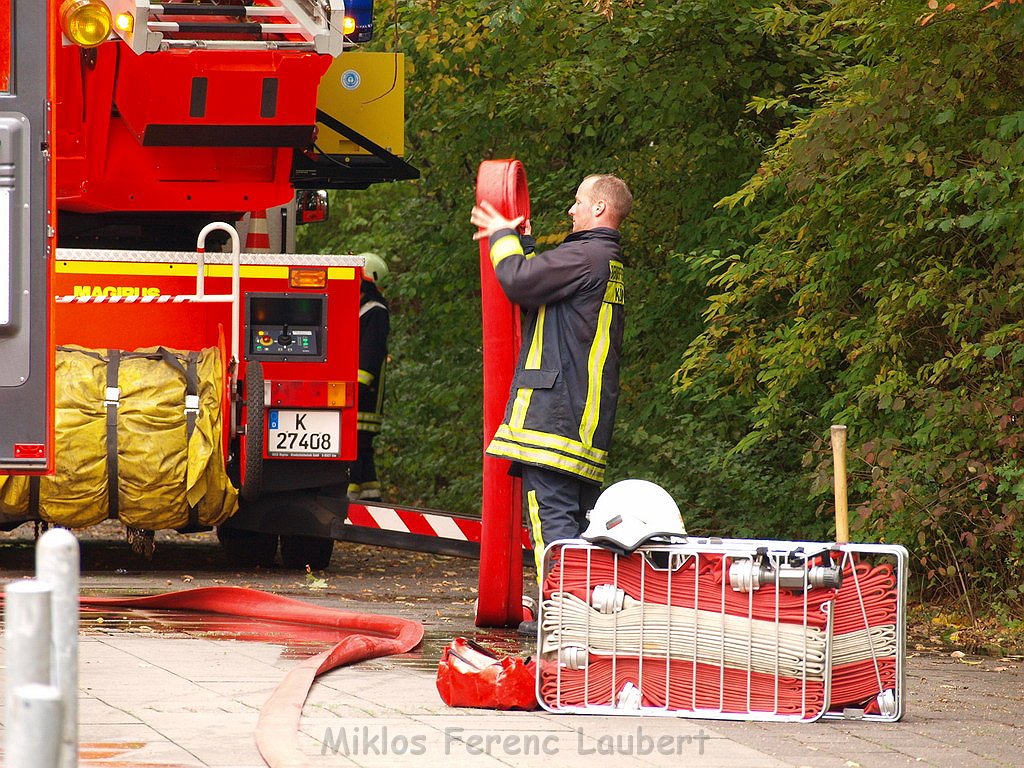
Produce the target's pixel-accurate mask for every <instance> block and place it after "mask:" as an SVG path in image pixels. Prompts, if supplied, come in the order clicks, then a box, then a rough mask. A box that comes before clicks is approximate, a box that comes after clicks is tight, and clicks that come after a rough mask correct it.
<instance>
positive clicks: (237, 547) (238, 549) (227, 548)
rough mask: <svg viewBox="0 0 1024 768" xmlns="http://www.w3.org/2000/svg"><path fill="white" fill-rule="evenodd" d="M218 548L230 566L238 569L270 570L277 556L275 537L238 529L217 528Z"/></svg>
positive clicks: (260, 532)
mask: <svg viewBox="0 0 1024 768" xmlns="http://www.w3.org/2000/svg"><path fill="white" fill-rule="evenodd" d="M217 538H218V539H219V540H220V546H221V548H222V549H223V550H224V554H225V555H227V558H228V560H229V561H230V562H231V564H232V565H234V566H236V567H239V568H256V567H260V568H270V567H272V566H273V565H274V558H275V557H276V556H277V535H276V534H273V533H263V532H262V531H245V530H241V529H239V528H226V527H225V526H223V525H222V526H220V527H219V528H217Z"/></svg>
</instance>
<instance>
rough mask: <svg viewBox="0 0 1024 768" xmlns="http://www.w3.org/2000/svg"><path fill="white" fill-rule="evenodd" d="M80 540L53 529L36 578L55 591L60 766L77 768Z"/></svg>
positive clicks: (41, 545) (40, 545)
mask: <svg viewBox="0 0 1024 768" xmlns="http://www.w3.org/2000/svg"><path fill="white" fill-rule="evenodd" d="M78 563H79V556H78V539H77V538H75V535H74V534H73V533H71V531H69V530H67V529H64V528H51V529H50V530H49V531H47V532H46V533H44V534H43V535H42V536H40V537H39V541H38V542H37V544H36V578H37V579H38V580H39V581H40V582H42V583H44V584H48V585H50V587H51V588H52V589H53V593H52V596H51V598H50V623H51V627H52V633H51V634H52V638H53V639H52V644H51V647H50V659H51V664H50V682H51V683H52V684H53V685H54V686H55V687H56V688H57V690H58V691H59V692H60V698H61V711H62V713H63V725H62V727H61V732H60V742H61V746H60V765H61V767H62V768H75V766H77V765H78V591H79V590H78V581H79V576H78V573H79V566H78Z"/></svg>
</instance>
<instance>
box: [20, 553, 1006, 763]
mask: <svg viewBox="0 0 1024 768" xmlns="http://www.w3.org/2000/svg"><path fill="white" fill-rule="evenodd" d="M123 548H124V546H123V544H122V543H121V542H120V541H117V540H111V541H110V542H107V541H93V540H89V539H83V576H82V591H83V593H84V594H94V595H130V594H152V593H155V592H165V591H171V590H175V589H189V588H194V587H200V586H214V585H219V584H233V585H238V586H249V587H253V588H257V589H264V590H266V591H270V592H274V593H278V594H287V595H289V596H291V597H295V598H297V599H301V600H307V601H309V602H313V603H316V604H321V605H330V606H333V607H335V608H341V609H344V610H349V611H360V612H368V613H383V614H391V615H399V616H402V617H404V618H407V619H413V620H416V621H420V622H423V624H424V626H425V629H426V637H425V639H424V642H423V644H422V645H421V646H420V647H419V648H417V649H415V650H414V651H412V652H410V653H407V654H403V655H402V656H396V657H389V658H384V659H376V660H372V661H368V662H363V663H360V664H357V665H355V666H352V667H345V668H340V669H336V670H333V671H331V672H330V673H328V674H327V675H325V676H323V677H322V678H320V679H319V680H318V682H317V683H316V684H315V685H314V686H313V689H312V692H311V694H310V696H309V699H308V700H307V702H306V705H305V708H304V709H303V717H302V722H301V736H300V745H301V747H302V749H303V751H304V752H305V754H306V755H307V757H308V761H309V764H310V765H311V766H312V767H313V768H320V767H321V766H322V767H323V768H329V767H332V766H368V767H370V766H392V765H397V766H402V765H412V764H415V765H417V766H419V767H420V768H425V767H429V766H442V765H443V766H451V765H459V766H461V765H469V766H542V765H543V766H551V768H555V767H556V766H557V767H558V768H561V767H562V766H566V767H567V768H574V767H575V766H587V768H592V766H595V765H602V766H603V765H608V766H615V767H616V768H621V767H622V766H673V768H677V767H678V766H685V765H693V766H705V765H706V766H722V767H731V766H737V768H738V767H739V766H744V768H746V767H748V766H750V767H752V768H761V767H762V766H764V767H766V768H771V767H773V766H810V767H811V768H858V767H860V768H893V767H894V766H902V765H915V766H918V765H920V766H934V767H936V768H975V767H976V766H979V767H980V766H1016V765H1019V764H1020V763H1021V761H1022V758H1021V756H1022V755H1024V729H1022V728H1019V727H1018V723H1019V721H1020V719H1021V712H1022V711H1024V659H1022V658H1020V657H1016V658H1007V659H994V658H981V657H966V658H964V659H962V660H957V659H954V658H952V657H950V656H948V655H944V654H941V653H937V652H934V651H933V650H931V648H933V647H937V646H936V644H931V645H930V646H929V649H924V648H923V647H922V648H921V649H916V648H915V647H914V645H913V644H912V649H913V651H912V655H911V658H909V659H908V661H907V691H906V693H907V699H908V706H907V716H906V717H905V719H904V720H903V721H901V722H899V723H878V722H856V721H849V722H847V721H843V722H836V721H823V722H818V723H811V724H790V723H738V722H716V721H707V720H705V721H698V720H683V719H675V718H664V717H643V718H638V717H627V716H622V717H598V716H583V715H557V714H551V713H547V712H543V711H538V712H527V713H524V712H496V711H489V710H472V709H450V708H448V707H446V706H445V705H444V704H443V702H442V701H441V699H440V697H439V695H438V694H437V691H436V689H435V687H434V676H435V669H436V665H437V659H438V657H439V655H440V653H441V650H442V649H443V648H444V646H445V645H446V644H447V643H448V642H449V641H450V640H451V638H453V637H455V636H458V635H465V636H470V637H475V638H476V639H477V640H478V641H480V642H482V643H484V644H485V645H488V646H490V647H492V648H495V649H496V650H498V651H499V652H501V653H508V654H511V655H526V654H528V653H530V652H531V648H530V644H524V641H523V639H522V638H519V637H517V636H516V635H515V634H514V633H512V632H511V631H508V630H494V631H485V630H478V629H476V628H475V627H474V626H473V618H472V616H473V607H472V606H473V600H474V598H475V596H476V569H477V564H476V563H475V562H473V561H466V560H461V559H459V558H445V557H442V556H422V555H420V556H418V555H415V554H412V553H408V552H398V551H389V550H378V549H374V548H363V547H357V546H353V545H346V546H345V547H344V548H342V547H339V548H338V550H337V551H336V554H335V558H334V560H333V562H332V568H331V570H330V571H329V572H328V573H327V574H326V575H325V576H324V578H323V579H322V580H321V579H310V578H309V577H306V576H305V574H299V573H295V572H286V571H283V570H266V571H253V572H241V573H239V572H237V571H235V570H234V569H232V568H230V567H227V566H225V565H224V564H223V563H222V561H221V560H220V559H219V554H218V551H217V549H216V548H215V542H212V543H211V542H209V541H205V540H200V541H197V542H196V543H194V544H193V543H177V544H174V545H171V544H170V543H168V544H167V545H166V546H164V545H162V546H161V547H160V548H158V550H157V556H156V559H155V560H154V561H153V563H151V564H147V565H145V566H139V565H135V566H132V565H131V564H130V563H131V560H130V558H127V557H126V556H125V555H124V553H123V551H122V550H123ZM122 563H123V564H122ZM0 567H2V568H3V571H2V574H0V576H2V579H3V580H6V579H14V578H18V577H19V576H25V575H29V574H30V573H31V569H32V547H31V540H30V539H29V540H28V541H25V540H24V539H23V538H22V539H18V540H13V541H4V538H3V537H0ZM321 581H322V582H323V583H320V582H321ZM266 634H267V633H266V628H265V627H264V628H259V629H257V630H256V631H250V630H249V629H248V628H247V627H246V626H245V625H244V624H243V625H238V624H232V622H230V621H220V620H203V621H200V620H195V619H194V617H188V616H177V617H170V618H168V616H167V615H166V614H159V615H158V614H155V613H143V614H132V615H131V617H130V618H126V616H125V614H120V615H117V614H115V613H114V612H104V613H102V614H100V615H97V613H95V612H93V613H85V614H84V615H83V621H82V635H81V642H80V679H79V684H80V690H81V697H80V704H79V709H80V712H79V715H80V716H79V723H80V726H79V736H80V742H81V765H82V766H85V767H86V768H112V767H113V766H118V767H119V768H129V767H132V766H134V767H138V768H142V767H147V768H148V767H152V768H157V767H158V766H159V767H160V768H171V767H172V766H178V767H182V766H188V767H189V768H199V767H201V766H210V767H211V768H260V767H261V766H263V765H264V764H263V761H262V760H261V759H260V756H259V754H258V752H257V750H256V746H255V742H254V736H253V734H254V731H255V728H256V722H257V719H258V716H259V711H260V708H261V707H262V706H263V705H264V703H265V702H266V700H267V698H268V697H269V696H270V694H271V693H272V691H273V690H274V689H275V687H276V686H277V685H278V683H279V682H280V681H281V680H282V679H283V678H284V676H285V674H286V673H287V672H288V670H289V669H291V668H292V667H293V666H294V665H295V664H296V663H297V662H298V660H300V659H302V658H306V657H308V656H309V655H310V654H312V653H315V652H318V651H319V650H322V649H323V648H324V647H325V646H324V645H323V642H322V641H321V642H320V644H319V645H318V644H317V643H315V642H313V641H312V640H303V639H301V638H298V637H295V636H294V635H293V634H291V633H289V634H288V635H284V636H282V635H278V636H277V637H276V638H275V639H274V641H273V642H266V641H262V642H261V641H256V640H254V639H249V640H242V639H226V638H240V637H250V638H254V637H256V636H263V637H264V638H265V636H266ZM919 650H920V652H918V651H919ZM0 664H3V648H2V637H0ZM2 722H3V712H2V710H0V723H2ZM0 735H2V734H0ZM609 753H612V754H609Z"/></svg>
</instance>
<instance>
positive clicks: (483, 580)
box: [476, 160, 530, 627]
mask: <svg viewBox="0 0 1024 768" xmlns="http://www.w3.org/2000/svg"><path fill="white" fill-rule="evenodd" d="M476 200H477V203H480V202H481V201H483V200H487V201H488V202H490V203H491V204H493V205H494V207H495V208H497V209H498V211H500V212H501V213H502V214H503V215H504V216H506V217H507V218H516V217H517V216H525V217H526V218H529V217H530V195H529V192H528V191H527V187H526V171H525V169H524V168H523V165H522V163H520V162H519V161H518V160H487V161H484V162H483V163H481V164H480V169H479V171H478V173H477V180H476ZM480 303H481V309H482V313H483V367H484V448H486V447H487V444H488V443H489V442H490V441H491V438H492V437H493V436H494V433H495V432H496V431H497V429H498V426H499V425H500V424H501V420H502V418H503V417H504V415H505V403H506V401H507V400H508V394H509V391H510V390H511V387H512V375H513V373H514V372H515V365H516V358H517V357H518V355H519V346H520V342H521V330H520V326H519V308H518V307H516V306H515V305H514V304H512V303H511V302H510V301H509V300H508V298H507V297H506V296H505V293H504V292H503V291H502V289H501V285H500V284H499V283H498V279H497V277H495V275H494V267H492V266H491V257H490V244H489V243H488V242H487V240H481V241H480ZM508 469H509V462H508V461H506V460H504V459H496V458H493V457H491V456H487V455H484V458H483V499H482V508H481V517H482V518H483V528H482V531H481V538H480V580H479V590H478V593H479V596H478V599H477V609H476V625H477V626H478V627H505V626H516V625H518V624H519V622H520V621H522V618H523V608H522V593H523V563H522V549H521V545H520V535H521V530H522V487H521V483H520V481H519V479H518V478H513V477H511V476H509V474H508Z"/></svg>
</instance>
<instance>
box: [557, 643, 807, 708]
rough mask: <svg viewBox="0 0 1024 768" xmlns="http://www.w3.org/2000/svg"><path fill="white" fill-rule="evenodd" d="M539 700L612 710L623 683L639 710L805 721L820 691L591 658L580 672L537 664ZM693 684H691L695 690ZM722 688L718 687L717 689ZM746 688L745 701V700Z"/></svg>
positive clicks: (755, 675)
mask: <svg viewBox="0 0 1024 768" xmlns="http://www.w3.org/2000/svg"><path fill="white" fill-rule="evenodd" d="M540 674H541V698H542V699H543V700H544V701H546V702H549V703H554V702H557V703H558V704H559V706H593V705H606V706H613V705H614V704H615V703H616V696H617V695H618V694H619V692H621V691H622V688H623V686H625V685H626V683H632V684H633V685H634V686H636V687H637V688H640V695H641V698H640V704H641V706H644V707H661V708H666V709H670V710H680V711H684V712H685V711H693V710H696V709H714V710H718V709H721V710H722V711H723V712H731V713H746V712H778V713H780V714H786V715H801V716H805V717H810V716H812V715H814V714H816V713H817V712H819V711H820V710H821V708H822V704H823V702H824V700H825V689H824V685H823V684H822V683H821V682H820V681H807V682H806V683H805V682H803V681H801V680H799V679H797V678H792V677H778V678H776V677H774V676H772V675H766V674H764V673H760V672H752V673H750V675H749V679H748V674H747V672H746V671H745V670H741V669H732V668H729V667H725V668H722V667H716V666H713V665H710V664H702V663H698V664H697V665H696V673H695V665H694V664H693V663H692V662H690V661H685V660H681V659H670V660H669V662H668V664H666V663H665V660H664V659H653V658H648V657H641V658H637V657H635V656H617V657H616V658H615V660H614V662H613V661H612V660H611V659H609V658H594V657H592V658H591V661H590V664H589V665H588V666H587V668H586V669H579V670H573V669H566V668H562V669H561V670H559V669H558V668H557V667H556V665H554V664H550V663H548V664H541V668H540ZM695 682H696V684H695ZM723 683H724V686H723ZM748 688H749V696H748Z"/></svg>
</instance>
